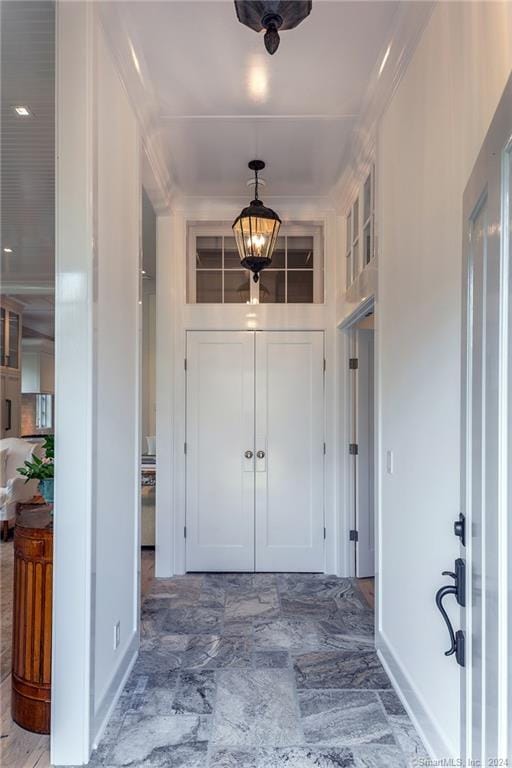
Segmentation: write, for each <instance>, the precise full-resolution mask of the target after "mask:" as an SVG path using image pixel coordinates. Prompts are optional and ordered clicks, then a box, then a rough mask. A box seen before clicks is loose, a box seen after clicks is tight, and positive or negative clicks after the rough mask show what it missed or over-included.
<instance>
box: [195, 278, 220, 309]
mask: <svg viewBox="0 0 512 768" xmlns="http://www.w3.org/2000/svg"><path fill="white" fill-rule="evenodd" d="M196 302H197V303H198V304H221V303H222V272H221V271H220V270H218V271H213V270H198V271H197V272H196Z"/></svg>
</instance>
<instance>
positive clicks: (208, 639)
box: [183, 635, 252, 669]
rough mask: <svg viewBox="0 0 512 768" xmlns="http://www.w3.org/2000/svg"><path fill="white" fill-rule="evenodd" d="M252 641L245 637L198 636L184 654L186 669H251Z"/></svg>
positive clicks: (191, 639)
mask: <svg viewBox="0 0 512 768" xmlns="http://www.w3.org/2000/svg"><path fill="white" fill-rule="evenodd" d="M251 650H252V641H251V640H249V639H248V638H245V637H223V636H221V635H197V636H195V637H191V638H190V640H189V644H188V646H187V650H186V651H185V653H184V654H183V668H184V669H222V668H225V667H250V666H251Z"/></svg>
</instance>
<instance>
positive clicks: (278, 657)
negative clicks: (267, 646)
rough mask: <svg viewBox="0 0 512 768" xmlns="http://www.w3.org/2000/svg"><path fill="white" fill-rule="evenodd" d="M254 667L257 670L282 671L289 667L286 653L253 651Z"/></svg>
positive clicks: (288, 658)
mask: <svg viewBox="0 0 512 768" xmlns="http://www.w3.org/2000/svg"><path fill="white" fill-rule="evenodd" d="M253 663H254V666H255V667H256V668H258V669H284V668H286V667H288V666H289V665H290V654H289V653H288V651H255V652H254V654H253Z"/></svg>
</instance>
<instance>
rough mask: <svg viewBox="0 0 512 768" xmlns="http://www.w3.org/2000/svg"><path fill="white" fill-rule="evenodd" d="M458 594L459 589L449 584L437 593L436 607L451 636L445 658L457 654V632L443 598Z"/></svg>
mask: <svg viewBox="0 0 512 768" xmlns="http://www.w3.org/2000/svg"><path fill="white" fill-rule="evenodd" d="M444 573H445V574H446V573H447V572H446V571H444ZM456 594H457V589H456V587H455V586H454V585H453V584H447V585H446V586H444V587H441V589H438V590H437V592H436V605H437V607H438V608H439V610H440V612H441V616H442V617H443V619H444V620H445V622H446V627H447V629H448V634H449V635H450V648H449V649H448V650H447V651H445V652H444V655H445V656H451V655H452V654H453V653H455V651H456V650H457V644H456V642H455V632H454V631H453V627H452V623H451V621H450V617H449V616H448V614H447V613H446V609H445V607H444V605H443V598H444V597H446V595H456Z"/></svg>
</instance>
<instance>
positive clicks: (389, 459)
mask: <svg viewBox="0 0 512 768" xmlns="http://www.w3.org/2000/svg"><path fill="white" fill-rule="evenodd" d="M386 471H387V473H388V475H392V474H393V473H394V471H395V457H394V456H393V451H386Z"/></svg>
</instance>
